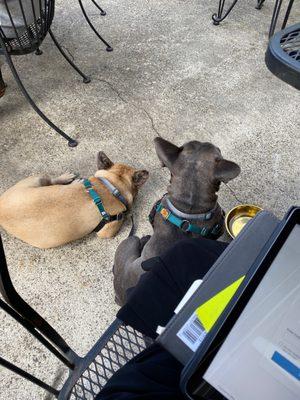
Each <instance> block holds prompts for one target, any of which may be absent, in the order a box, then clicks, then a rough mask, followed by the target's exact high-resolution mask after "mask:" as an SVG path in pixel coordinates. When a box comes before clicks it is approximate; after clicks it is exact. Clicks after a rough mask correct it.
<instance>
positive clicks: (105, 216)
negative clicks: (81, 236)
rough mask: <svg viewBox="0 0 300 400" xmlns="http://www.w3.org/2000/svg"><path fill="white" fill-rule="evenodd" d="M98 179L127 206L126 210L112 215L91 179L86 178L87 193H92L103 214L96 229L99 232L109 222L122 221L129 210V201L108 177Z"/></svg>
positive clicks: (92, 197) (84, 181)
mask: <svg viewBox="0 0 300 400" xmlns="http://www.w3.org/2000/svg"><path fill="white" fill-rule="evenodd" d="M97 179H99V180H100V181H101V182H102V183H103V184H104V186H105V187H107V189H108V190H109V191H110V193H111V194H112V195H113V196H114V197H116V198H117V199H118V200H119V201H120V202H121V203H122V204H124V206H125V207H126V211H123V212H121V213H119V214H116V215H110V214H109V213H108V212H107V211H106V210H105V208H104V205H103V203H102V200H101V198H100V196H99V194H98V193H97V192H96V190H95V189H94V187H93V184H92V183H91V181H90V180H89V179H84V180H83V184H84V187H85V188H86V191H87V193H88V194H89V195H90V197H91V199H92V200H93V202H94V203H95V205H96V206H97V208H98V210H99V212H100V214H101V216H102V220H101V221H100V223H99V224H98V225H97V226H96V228H95V229H94V231H95V232H99V231H100V230H101V229H102V228H103V227H104V226H105V225H106V224H108V223H109V222H113V221H121V220H122V219H123V217H124V215H125V214H126V212H127V210H128V203H127V201H126V199H125V198H124V196H123V195H122V194H121V193H120V191H119V190H118V189H117V188H116V187H115V186H114V185H113V184H112V183H110V182H109V181H108V180H107V179H106V178H97Z"/></svg>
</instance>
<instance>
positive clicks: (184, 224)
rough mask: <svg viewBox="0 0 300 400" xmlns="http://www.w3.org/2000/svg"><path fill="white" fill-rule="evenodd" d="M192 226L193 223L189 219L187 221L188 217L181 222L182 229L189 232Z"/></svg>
mask: <svg viewBox="0 0 300 400" xmlns="http://www.w3.org/2000/svg"><path fill="white" fill-rule="evenodd" d="M190 227H191V223H190V222H189V221H187V220H186V219H184V220H183V221H182V222H181V224H180V229H181V230H182V231H183V232H189V229H190Z"/></svg>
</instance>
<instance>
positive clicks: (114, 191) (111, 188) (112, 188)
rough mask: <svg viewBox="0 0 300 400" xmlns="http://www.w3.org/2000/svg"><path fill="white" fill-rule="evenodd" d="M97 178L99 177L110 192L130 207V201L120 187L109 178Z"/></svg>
mask: <svg viewBox="0 0 300 400" xmlns="http://www.w3.org/2000/svg"><path fill="white" fill-rule="evenodd" d="M97 179H99V180H100V181H101V182H102V183H103V185H104V186H106V187H107V189H108V190H109V191H110V193H111V194H112V195H113V196H114V197H116V198H117V199H118V200H119V201H120V202H121V203H123V204H124V206H125V207H126V208H129V205H128V202H127V200H126V199H125V197H124V196H123V195H122V193H121V192H120V191H119V189H117V188H116V187H115V186H114V185H113V184H112V183H111V182H109V180H108V179H106V178H102V177H99V178H97Z"/></svg>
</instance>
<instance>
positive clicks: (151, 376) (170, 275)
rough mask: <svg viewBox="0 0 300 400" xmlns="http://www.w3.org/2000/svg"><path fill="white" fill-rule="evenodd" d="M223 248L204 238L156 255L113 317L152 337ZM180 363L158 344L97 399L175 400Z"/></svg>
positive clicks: (118, 375) (178, 396) (177, 398)
mask: <svg viewBox="0 0 300 400" xmlns="http://www.w3.org/2000/svg"><path fill="white" fill-rule="evenodd" d="M226 246H227V244H226V243H222V242H216V241H213V240H208V239H202V238H201V239H191V240H186V241H183V242H180V243H178V244H177V245H175V246H174V247H173V248H172V249H170V250H169V251H168V252H166V253H165V254H164V255H162V256H161V257H157V258H153V259H151V260H148V261H146V262H145V263H144V264H143V268H144V269H145V270H146V271H147V272H146V273H145V274H144V275H143V276H142V277H141V279H140V281H139V283H138V285H137V286H136V287H135V288H134V289H133V290H132V291H131V293H130V294H129V297H128V302H127V304H126V305H125V306H124V307H122V308H121V310H120V311H119V313H118V318H120V319H122V320H123V321H124V322H126V323H127V324H128V325H130V326H132V327H133V328H135V329H137V330H139V331H140V332H142V333H144V334H145V335H147V336H149V337H151V338H153V339H154V338H155V337H156V336H157V335H156V328H157V325H160V326H165V325H166V324H167V323H168V321H169V320H170V318H171V317H172V316H173V313H174V309H175V308H176V306H177V304H178V303H179V302H180V300H181V299H182V297H183V296H184V295H185V293H186V291H187V290H188V289H189V287H190V286H191V284H192V283H193V282H194V281H195V280H196V279H201V278H203V276H204V275H205V274H206V273H207V272H208V270H209V269H210V267H211V266H212V265H213V263H214V262H215V261H216V260H217V258H218V257H219V256H220V254H221V253H222V252H223V250H224V249H225V248H226ZM181 370H182V365H181V364H180V363H179V362H178V361H177V360H175V358H173V357H172V356H171V355H170V354H169V353H167V352H166V351H165V350H163V349H162V348H161V347H160V346H159V345H157V344H154V345H152V346H151V347H149V348H148V349H147V350H145V351H144V352H142V353H141V354H139V355H138V356H137V357H135V358H134V359H133V360H131V361H130V362H129V363H128V364H126V365H125V366H124V367H123V368H122V369H120V370H119V371H118V372H117V373H116V374H115V375H114V376H113V377H112V378H111V379H110V381H109V382H108V383H107V385H106V386H105V388H104V389H103V390H102V392H101V393H100V394H99V395H98V397H97V399H98V400H100V399H101V400H129V399H130V400H131V399H135V400H137V399H139V400H181V399H183V398H184V397H183V395H182V394H181V392H180V388H179V382H180V373H181Z"/></svg>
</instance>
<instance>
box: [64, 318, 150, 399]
mask: <svg viewBox="0 0 300 400" xmlns="http://www.w3.org/2000/svg"><path fill="white" fill-rule="evenodd" d="M146 346H147V344H146V339H145V337H144V336H143V335H142V334H141V333H140V332H138V331H136V330H134V329H133V328H131V327H130V326H126V325H124V324H123V323H122V321H120V320H118V319H116V320H115V321H114V322H113V323H112V324H111V326H110V327H109V328H108V330H107V331H106V332H105V333H104V335H103V336H102V337H101V338H100V339H99V341H98V342H97V343H96V344H95V346H94V347H93V348H92V349H91V350H90V351H89V353H88V354H87V356H86V357H85V358H84V360H83V362H82V365H81V368H80V369H79V370H78V371H77V373H74V372H72V373H71V375H70V377H69V379H68V380H67V381H66V383H65V385H64V387H63V388H62V390H61V392H60V395H59V396H58V399H59V400H62V399H66V398H68V399H70V400H93V399H94V398H95V396H96V395H97V394H98V393H100V392H101V390H102V389H103V387H104V386H105V385H106V383H107V382H108V381H109V379H110V378H111V377H112V376H113V375H114V373H115V372H117V371H118V370H119V369H120V368H121V367H123V366H124V365H125V364H126V363H127V362H128V361H130V360H131V359H132V358H133V357H135V356H136V355H138V354H139V353H140V352H142V351H143V350H145V348H146ZM68 396H69V397H68Z"/></svg>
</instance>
